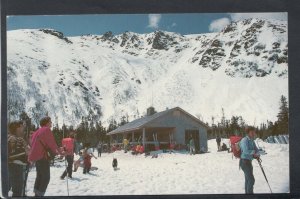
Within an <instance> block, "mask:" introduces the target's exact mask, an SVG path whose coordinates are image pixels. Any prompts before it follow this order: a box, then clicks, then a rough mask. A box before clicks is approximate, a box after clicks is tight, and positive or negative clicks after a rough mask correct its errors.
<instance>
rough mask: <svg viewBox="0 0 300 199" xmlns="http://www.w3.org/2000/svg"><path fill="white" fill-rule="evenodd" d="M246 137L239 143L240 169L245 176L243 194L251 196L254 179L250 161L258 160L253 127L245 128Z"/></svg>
mask: <svg viewBox="0 0 300 199" xmlns="http://www.w3.org/2000/svg"><path fill="white" fill-rule="evenodd" d="M246 133H247V135H246V136H245V137H244V138H243V139H242V140H241V141H240V148H241V159H240V168H242V170H243V172H244V174H245V193H246V194H253V186H254V183H255V178H254V175H253V166H252V160H253V159H258V158H259V156H260V155H259V153H258V149H257V147H256V145H255V143H254V138H255V135H256V131H255V128H254V127H247V128H246Z"/></svg>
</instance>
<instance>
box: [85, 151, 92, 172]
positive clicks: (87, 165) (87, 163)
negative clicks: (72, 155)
mask: <svg viewBox="0 0 300 199" xmlns="http://www.w3.org/2000/svg"><path fill="white" fill-rule="evenodd" d="M91 159H92V157H91V156H90V155H89V154H86V156H85V157H84V160H83V164H84V168H83V173H84V174H85V173H89V172H90V169H91V166H92V161H91Z"/></svg>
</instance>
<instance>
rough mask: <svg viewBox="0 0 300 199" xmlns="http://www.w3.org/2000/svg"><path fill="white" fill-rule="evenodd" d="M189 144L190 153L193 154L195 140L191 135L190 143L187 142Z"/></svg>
mask: <svg viewBox="0 0 300 199" xmlns="http://www.w3.org/2000/svg"><path fill="white" fill-rule="evenodd" d="M189 146H190V155H192V154H193V155H195V141H194V138H193V137H192V136H191V139H190V143H189Z"/></svg>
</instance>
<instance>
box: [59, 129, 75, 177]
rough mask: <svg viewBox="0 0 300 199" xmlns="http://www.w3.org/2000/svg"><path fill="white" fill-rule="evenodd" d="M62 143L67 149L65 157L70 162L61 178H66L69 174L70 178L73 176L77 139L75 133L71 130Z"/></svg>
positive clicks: (65, 149)
mask: <svg viewBox="0 0 300 199" xmlns="http://www.w3.org/2000/svg"><path fill="white" fill-rule="evenodd" d="M61 145H62V147H63V149H64V151H65V154H66V156H65V158H66V160H67V162H68V166H67V168H66V170H65V171H64V172H63V174H62V175H61V176H60V179H62V180H63V179H65V177H66V175H67V174H68V177H69V178H72V166H73V162H74V150H75V140H74V133H73V132H71V133H70V134H69V137H68V138H64V139H62V141H61Z"/></svg>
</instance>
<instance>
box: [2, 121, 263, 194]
mask: <svg viewBox="0 0 300 199" xmlns="http://www.w3.org/2000/svg"><path fill="white" fill-rule="evenodd" d="M51 127H52V121H51V118H50V117H48V116H47V117H44V118H42V119H41V120H40V128H39V129H38V130H36V131H35V132H33V133H32V134H31V135H30V138H29V140H28V141H26V140H25V139H24V124H23V122H22V121H14V122H11V123H10V124H9V125H8V130H9V134H8V177H9V190H11V191H12V196H13V197H18V196H21V197H22V196H23V197H24V196H26V194H25V187H26V181H27V176H28V170H29V167H32V166H33V165H34V166H35V167H36V179H35V183H34V190H33V192H34V194H35V196H38V197H40V196H44V195H45V193H46V190H47V186H48V184H49V182H50V162H51V159H53V158H54V156H57V155H58V156H59V157H60V158H61V159H62V158H65V160H66V161H67V167H66V168H65V170H64V171H63V173H62V175H61V179H64V178H65V177H66V176H68V177H69V178H72V172H74V171H75V172H76V171H77V169H78V167H79V166H80V165H82V166H83V173H88V172H89V171H90V168H91V158H95V159H97V157H95V156H94V154H93V151H92V149H91V148H89V147H90V146H88V145H87V146H85V147H84V149H83V150H82V151H79V152H78V155H79V159H78V160H75V161H74V153H75V154H76V153H77V150H76V146H75V139H76V138H75V136H74V135H75V134H74V133H72V132H71V133H69V136H68V137H67V138H64V139H62V147H58V145H57V143H56V141H55V139H54V136H53V133H52V131H51ZM246 133H247V136H245V137H244V138H243V139H242V140H241V141H240V144H239V145H240V148H241V157H240V161H239V166H240V168H241V169H242V170H243V172H244V175H245V193H247V194H251V193H253V186H254V182H255V179H254V175H253V166H252V160H253V159H259V151H258V149H257V147H256V145H255V143H254V138H255V135H256V131H255V128H253V127H249V128H247V129H246ZM126 144H127V145H126V148H125V150H127V149H128V143H127V142H126ZM217 145H218V149H220V146H219V142H218V138H217ZM97 150H98V157H101V152H102V146H101V144H99V145H98V146H97ZM189 150H190V154H195V142H194V139H193V138H192V137H191V138H190V140H189ZM73 166H74V169H73ZM9 190H8V191H9Z"/></svg>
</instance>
